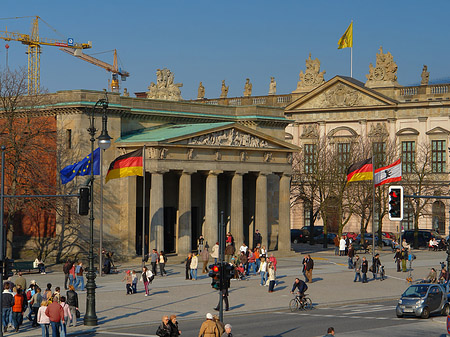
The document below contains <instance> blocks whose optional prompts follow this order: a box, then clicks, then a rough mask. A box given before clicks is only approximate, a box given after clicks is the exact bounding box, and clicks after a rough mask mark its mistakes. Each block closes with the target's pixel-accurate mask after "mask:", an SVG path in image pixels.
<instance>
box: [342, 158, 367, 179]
mask: <svg viewBox="0 0 450 337" xmlns="http://www.w3.org/2000/svg"><path fill="white" fill-rule="evenodd" d="M372 178H373V172H372V158H369V159H366V160H363V161H360V162H357V163H355V164H353V165H351V166H350V167H349V168H348V170H347V183H349V182H351V181H361V180H372Z"/></svg>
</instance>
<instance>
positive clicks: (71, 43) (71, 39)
mask: <svg viewBox="0 0 450 337" xmlns="http://www.w3.org/2000/svg"><path fill="white" fill-rule="evenodd" d="M73 44H74V42H73V38H72V37H69V38H68V39H67V45H68V46H70V47H73Z"/></svg>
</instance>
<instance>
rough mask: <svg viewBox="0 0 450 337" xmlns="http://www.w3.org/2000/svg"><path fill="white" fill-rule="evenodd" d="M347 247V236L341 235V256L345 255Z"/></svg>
mask: <svg viewBox="0 0 450 337" xmlns="http://www.w3.org/2000/svg"><path fill="white" fill-rule="evenodd" d="M345 247H347V243H346V242H345V237H344V236H341V239H340V240H339V256H343V255H345Z"/></svg>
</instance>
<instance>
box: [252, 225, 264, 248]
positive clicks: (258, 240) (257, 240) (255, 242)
mask: <svg viewBox="0 0 450 337" xmlns="http://www.w3.org/2000/svg"><path fill="white" fill-rule="evenodd" d="M258 243H259V244H260V245H262V236H261V233H260V232H259V230H258V229H257V230H256V231H255V233H254V234H253V249H255V248H256V246H257V245H258Z"/></svg>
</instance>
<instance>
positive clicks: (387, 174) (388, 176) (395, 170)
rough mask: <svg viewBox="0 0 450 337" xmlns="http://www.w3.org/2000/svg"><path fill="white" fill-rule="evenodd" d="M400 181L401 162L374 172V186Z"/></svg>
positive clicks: (398, 161)
mask: <svg viewBox="0 0 450 337" xmlns="http://www.w3.org/2000/svg"><path fill="white" fill-rule="evenodd" d="M400 180H402V162H401V160H400V159H399V160H397V161H396V162H394V163H393V164H391V165H389V166H385V167H380V168H379V169H376V170H375V181H374V183H375V186H381V185H383V184H387V183H392V182H394V181H400Z"/></svg>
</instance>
